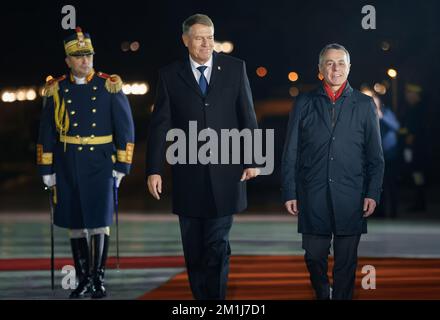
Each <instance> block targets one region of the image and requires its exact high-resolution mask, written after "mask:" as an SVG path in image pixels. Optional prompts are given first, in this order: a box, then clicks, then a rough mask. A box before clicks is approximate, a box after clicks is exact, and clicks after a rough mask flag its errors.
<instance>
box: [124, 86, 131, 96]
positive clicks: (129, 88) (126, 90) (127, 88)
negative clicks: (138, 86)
mask: <svg viewBox="0 0 440 320" xmlns="http://www.w3.org/2000/svg"><path fill="white" fill-rule="evenodd" d="M122 92H124V94H131V85H129V84H124V85H123V86H122Z"/></svg>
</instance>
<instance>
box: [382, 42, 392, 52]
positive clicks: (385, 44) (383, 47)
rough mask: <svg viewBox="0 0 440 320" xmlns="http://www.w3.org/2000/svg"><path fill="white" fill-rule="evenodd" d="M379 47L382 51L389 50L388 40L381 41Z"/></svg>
mask: <svg viewBox="0 0 440 320" xmlns="http://www.w3.org/2000/svg"><path fill="white" fill-rule="evenodd" d="M381 47H382V50H383V51H388V50H390V43H389V42H388V41H382V44H381Z"/></svg>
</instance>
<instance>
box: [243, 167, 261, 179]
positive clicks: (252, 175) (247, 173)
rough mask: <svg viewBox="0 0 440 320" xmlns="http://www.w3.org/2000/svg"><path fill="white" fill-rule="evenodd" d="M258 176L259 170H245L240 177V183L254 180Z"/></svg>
mask: <svg viewBox="0 0 440 320" xmlns="http://www.w3.org/2000/svg"><path fill="white" fill-rule="evenodd" d="M259 174H260V169H258V168H247V169H244V170H243V174H242V175H241V179H240V181H246V180H250V179H252V178H255V177H256V176H258V175H259Z"/></svg>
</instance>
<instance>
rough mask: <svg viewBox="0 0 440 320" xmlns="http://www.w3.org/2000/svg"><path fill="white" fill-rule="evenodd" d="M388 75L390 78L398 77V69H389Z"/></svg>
mask: <svg viewBox="0 0 440 320" xmlns="http://www.w3.org/2000/svg"><path fill="white" fill-rule="evenodd" d="M387 74H388V76H390V78H393V79H394V78H395V77H397V71H396V70H395V69H388V71H387Z"/></svg>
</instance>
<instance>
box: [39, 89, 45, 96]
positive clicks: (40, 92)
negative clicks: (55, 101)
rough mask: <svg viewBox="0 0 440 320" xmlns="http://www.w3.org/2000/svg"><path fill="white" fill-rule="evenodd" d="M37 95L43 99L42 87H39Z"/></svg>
mask: <svg viewBox="0 0 440 320" xmlns="http://www.w3.org/2000/svg"><path fill="white" fill-rule="evenodd" d="M38 94H39V95H40V97H44V87H40V89H38Z"/></svg>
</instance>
